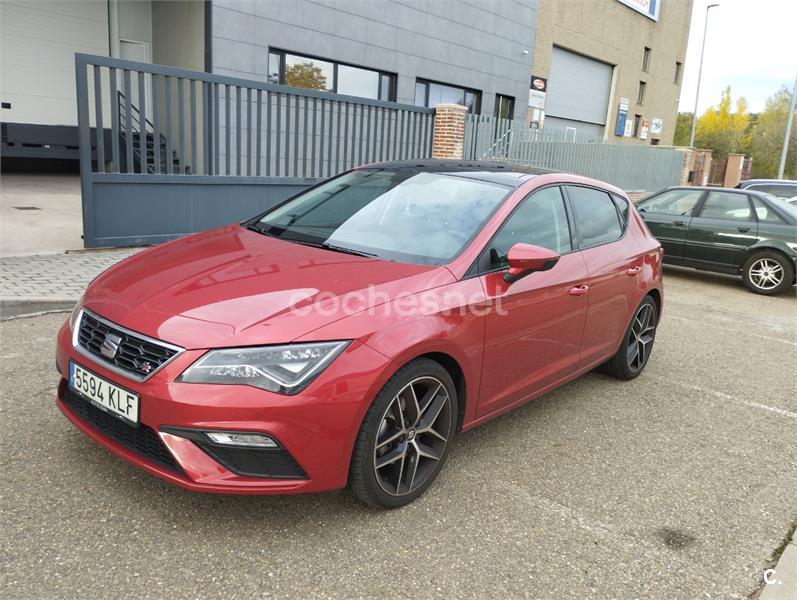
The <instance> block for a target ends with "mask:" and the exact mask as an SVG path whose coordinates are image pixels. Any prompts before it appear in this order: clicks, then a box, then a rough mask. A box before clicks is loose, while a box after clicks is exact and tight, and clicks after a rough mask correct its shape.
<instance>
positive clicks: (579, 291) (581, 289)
mask: <svg viewBox="0 0 797 600" xmlns="http://www.w3.org/2000/svg"><path fill="white" fill-rule="evenodd" d="M588 289H589V286H588V285H577V286H575V287H571V288H570V291H569V292H568V294H570V295H571V296H583V295H584V294H586V293H587V290H588Z"/></svg>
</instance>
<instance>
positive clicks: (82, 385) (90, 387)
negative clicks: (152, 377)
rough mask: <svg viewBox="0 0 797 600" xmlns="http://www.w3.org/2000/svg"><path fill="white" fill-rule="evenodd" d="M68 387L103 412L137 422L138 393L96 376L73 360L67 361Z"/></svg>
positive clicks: (135, 423)
mask: <svg viewBox="0 0 797 600" xmlns="http://www.w3.org/2000/svg"><path fill="white" fill-rule="evenodd" d="M69 387H71V388H72V389H73V390H75V391H76V392H78V393H79V394H80V395H81V396H83V397H84V398H86V399H88V400H90V401H91V402H92V403H94V404H95V405H97V406H98V407H100V408H101V409H103V410H104V411H105V412H108V413H111V414H112V415H115V416H117V417H121V418H122V419H124V420H125V421H127V422H128V423H132V424H134V425H137V424H138V399H139V396H138V394H134V393H133V392H129V391H127V390H126V389H124V388H120V387H119V386H118V385H114V384H113V383H111V382H110V381H108V380H106V379H103V378H102V377H98V376H97V375H95V374H94V373H92V372H91V371H87V370H86V369H84V368H83V367H81V366H80V365H79V364H77V363H76V362H73V361H70V363H69Z"/></svg>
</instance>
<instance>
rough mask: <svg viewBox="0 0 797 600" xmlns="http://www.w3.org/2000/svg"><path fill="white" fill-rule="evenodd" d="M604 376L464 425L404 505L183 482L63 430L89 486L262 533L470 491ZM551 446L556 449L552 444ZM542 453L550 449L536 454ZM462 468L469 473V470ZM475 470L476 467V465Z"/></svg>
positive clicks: (200, 525) (427, 506)
mask: <svg viewBox="0 0 797 600" xmlns="http://www.w3.org/2000/svg"><path fill="white" fill-rule="evenodd" d="M601 379H609V378H606V377H604V376H602V375H598V374H592V373H591V374H587V375H585V376H583V377H582V378H579V379H578V380H576V381H574V382H571V383H569V384H567V385H565V386H563V387H562V388H559V389H557V390H555V391H553V392H551V393H549V394H546V395H544V396H542V397H540V398H538V399H536V400H534V401H531V402H529V403H527V404H525V405H523V406H521V407H519V408H517V409H515V410H513V411H511V412H509V413H506V414H504V415H501V416H499V417H496V418H495V419H493V420H491V421H489V422H487V423H485V424H483V425H480V426H479V427H477V428H475V429H473V430H470V431H466V432H463V433H460V434H459V435H458V436H457V438H456V440H455V443H454V444H453V446H452V448H451V450H450V454H449V456H448V459H447V462H446V464H445V466H444V468H443V470H442V471H441V473H440V476H439V477H438V479H437V480H436V481H435V482H434V484H433V485H432V487H431V488H430V489H429V490H428V491H427V493H426V494H424V495H423V496H422V497H421V498H419V499H418V500H416V501H415V502H414V503H412V504H410V505H409V506H407V507H405V508H403V509H396V510H393V511H387V512H386V511H384V510H382V509H378V508H374V507H370V506H367V505H365V504H363V503H361V502H359V501H358V500H357V499H356V498H355V497H354V496H353V495H352V494H351V493H350V492H348V491H347V490H345V489H343V490H338V491H333V492H326V493H314V494H295V495H282V496H257V495H254V496H246V495H237V496H236V495H221V494H205V493H196V492H189V491H187V490H183V489H181V488H179V487H177V486H175V485H172V484H170V483H167V482H165V481H162V480H160V479H158V478H157V477H154V476H151V475H149V474H148V473H145V472H143V471H140V470H139V469H137V468H136V467H133V466H132V465H130V464H128V463H127V462H125V461H123V460H121V459H119V458H118V457H116V456H114V455H112V454H111V453H110V452H108V451H107V450H105V449H104V448H102V447H101V446H99V445H98V444H96V443H95V442H93V441H92V440H90V439H89V438H87V437H86V436H84V435H83V434H82V433H80V432H78V431H77V430H74V429H73V428H71V425H70V424H69V423H68V422H66V421H65V420H64V422H63V423H62V427H63V429H65V430H67V431H66V432H62V434H61V437H65V438H66V439H65V440H64V448H63V452H64V455H66V456H70V457H72V458H71V460H70V461H69V462H71V463H73V466H74V468H75V469H76V470H81V471H83V476H85V478H86V479H95V478H96V479H97V480H96V481H93V482H92V481H86V482H85V485H86V488H87V489H103V488H106V489H107V487H108V486H109V485H110V487H112V488H113V490H114V491H113V493H114V495H119V496H121V497H126V498H128V499H129V500H130V501H131V502H134V503H135V504H136V505H137V510H138V511H141V512H145V513H149V514H160V516H161V519H162V520H163V521H173V520H174V518H179V520H180V521H181V527H188V528H189V529H194V530H195V531H196V532H197V533H200V532H201V531H203V530H208V529H210V530H216V529H217V528H223V529H224V528H230V527H232V528H235V529H237V528H238V527H239V526H240V524H241V523H248V524H249V525H250V526H251V525H252V524H253V523H259V524H260V527H257V528H256V529H255V530H254V531H251V533H255V532H256V536H257V535H262V534H265V533H267V532H268V531H269V530H272V531H275V532H276V531H280V532H286V531H290V529H294V528H297V527H298V526H300V525H301V524H302V522H303V521H304V520H305V519H309V520H312V521H314V522H315V521H318V520H319V518H321V519H322V520H324V521H327V523H328V524H332V523H334V522H335V521H338V520H340V521H341V522H342V523H343V522H346V521H347V520H348V517H356V519H357V520H362V519H371V518H375V519H381V518H383V516H384V515H386V514H388V513H394V514H395V513H396V512H401V511H403V510H423V511H427V510H435V509H436V508H438V507H439V506H440V505H441V504H443V503H445V502H447V501H448V500H447V499H448V498H450V497H451V496H458V495H460V494H464V493H466V492H465V490H464V489H457V488H465V487H467V486H468V481H467V477H460V476H462V475H463V474H465V473H467V471H471V470H472V469H475V470H478V471H485V472H484V477H485V478H486V477H488V473H487V472H486V471H489V465H488V464H485V463H484V462H482V460H480V458H481V457H495V456H507V453H508V448H507V443H508V440H513V439H514V440H516V439H518V438H517V436H518V434H519V433H522V434H523V435H524V436H527V437H528V438H530V439H535V438H536V439H541V438H544V437H550V435H549V434H550V432H548V433H546V431H545V427H546V426H545V423H546V421H550V419H551V418H556V417H555V413H556V411H557V410H559V406H560V405H562V406H563V404H564V403H566V404H567V405H568V406H569V409H573V403H581V402H588V401H589V397H588V396H586V395H584V394H583V393H580V392H579V391H577V390H573V389H572V388H573V387H574V386H577V385H578V386H579V387H580V386H583V385H587V386H591V385H592V384H594V383H598V382H599V380H601ZM552 451H553V450H552ZM537 459H538V460H541V461H544V460H545V456H538V457H537ZM463 471H464V472H465V473H463ZM471 475H472V472H471Z"/></svg>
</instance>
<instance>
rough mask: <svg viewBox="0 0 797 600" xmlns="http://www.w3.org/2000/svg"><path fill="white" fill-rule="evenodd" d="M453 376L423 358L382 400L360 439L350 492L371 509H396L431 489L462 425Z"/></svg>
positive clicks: (391, 381) (395, 379)
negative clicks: (458, 417) (458, 427)
mask: <svg viewBox="0 0 797 600" xmlns="http://www.w3.org/2000/svg"><path fill="white" fill-rule="evenodd" d="M457 407H458V399H457V395H456V388H455V386H454V382H453V381H452V379H451V376H450V375H449V374H448V372H447V371H446V370H445V369H444V368H443V367H442V366H441V365H440V364H439V363H437V362H435V361H433V360H430V359H426V358H421V359H416V360H414V361H412V362H410V363H408V364H406V365H404V366H403V367H402V368H401V369H399V370H398V371H397V372H396V373H395V375H393V377H391V378H390V379H389V380H388V382H387V383H386V384H385V385H384V387H383V388H382V389H381V390H380V392H379V393H378V394H377V396H376V398H375V399H374V401H373V404H371V407H370V408H369V409H368V412H367V413H366V415H365V418H364V419H363V423H362V426H361V427H360V432H359V434H358V435H357V441H356V443H355V447H354V452H353V454H352V460H351V469H350V471H349V489H351V491H352V492H353V493H354V495H355V496H357V498H359V499H360V500H362V501H363V502H365V503H367V504H371V505H373V506H379V507H382V508H396V507H399V506H404V505H406V504H409V503H410V502H412V501H413V500H415V499H416V498H417V497H418V496H420V495H421V494H423V493H424V492H425V491H426V490H427V489H428V488H429V486H431V484H432V482H433V481H434V479H435V478H436V477H437V474H438V473H439V472H440V469H441V468H442V466H443V462H445V459H446V456H447V455H448V449H449V447H450V445H451V441H452V440H453V437H454V433H455V429H456V423H457Z"/></svg>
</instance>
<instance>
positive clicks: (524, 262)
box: [57, 161, 662, 507]
mask: <svg viewBox="0 0 797 600" xmlns="http://www.w3.org/2000/svg"><path fill="white" fill-rule="evenodd" d="M661 257H662V254H661V249H660V245H659V242H658V241H656V239H655V238H653V236H652V235H651V234H650V233H649V231H648V229H647V227H646V226H645V224H644V223H643V221H642V220H641V218H640V217H639V214H638V213H637V211H636V210H635V209H634V208H633V207H632V206H631V204H630V203H629V201H628V199H627V198H626V196H625V195H624V194H623V192H621V191H620V190H618V189H616V188H613V187H611V186H609V185H606V184H603V183H600V182H598V181H594V180H591V179H586V178H583V177H577V176H572V175H563V174H557V173H547V172H541V171H537V172H535V171H519V170H517V169H516V168H512V167H509V166H506V165H500V164H492V163H482V162H475V163H460V162H449V161H443V162H440V161H438V162H432V161H427V162H413V163H403V162H399V163H380V164H376V165H371V166H366V167H362V168H358V169H355V170H353V171H349V172H347V173H344V174H342V175H339V176H337V177H334V178H332V179H329V180H327V181H325V182H322V183H320V184H319V185H316V186H314V187H312V188H310V189H308V190H306V191H304V192H302V193H300V194H298V195H297V196H294V197H293V198H291V199H288V200H286V201H285V202H283V203H282V204H279V205H278V206H276V207H274V208H272V209H270V210H268V211H267V212H265V213H264V214H261V215H259V216H257V217H255V218H253V219H251V220H249V221H246V222H244V223H242V224H234V225H229V226H225V227H221V228H219V229H214V230H211V231H206V232H204V233H199V234H196V235H191V236H188V237H184V238H181V239H178V240H175V241H171V242H168V243H164V244H161V245H159V246H155V247H153V248H150V249H147V250H144V251H142V252H140V253H138V254H136V255H135V256H132V257H130V258H128V259H127V260H125V261H123V262H121V263H119V264H118V265H116V266H114V267H112V268H111V269H109V270H108V271H106V272H105V273H103V274H102V275H100V276H99V277H97V278H96V279H95V280H94V281H93V282H92V283H91V284H90V285H89V287H88V289H87V290H86V292H85V295H84V297H83V299H82V300H81V302H80V303H79V304H78V306H77V307H76V308H75V310H74V312H73V314H72V315H71V316H70V318H69V319H68V320H67V322H66V323H65V324H64V326H63V328H62V329H61V331H60V333H59V337H58V345H57V347H58V350H57V365H58V369H59V371H60V373H61V375H62V379H61V382H60V385H59V386H58V392H57V395H58V398H57V404H58V407H59V408H60V409H61V411H63V413H64V414H65V415H66V416H67V418H68V419H69V420H70V421H71V422H72V423H74V425H75V426H77V427H78V428H79V429H80V430H82V431H83V432H84V433H85V434H86V435H88V436H90V437H91V438H93V439H94V440H96V441H97V442H98V443H99V444H101V445H103V446H104V447H106V448H107V449H109V450H110V451H111V452H113V453H115V454H117V455H119V456H120V457H122V458H124V459H126V460H128V461H130V462H131V463H133V464H135V465H137V466H138V467H140V468H142V469H144V470H145V471H148V472H149V473H151V474H153V475H156V476H158V477H161V478H162V479H165V480H166V481H169V482H172V483H174V484H177V485H179V486H181V487H183V488H186V489H188V490H194V491H202V492H219V493H231V494H287V493H298V492H317V491H324V490H335V489H339V488H344V487H347V486H348V487H349V488H350V489H351V490H352V491H353V492H354V494H355V495H356V496H358V497H359V498H360V499H362V500H364V501H365V502H368V503H371V504H373V505H378V506H382V507H395V506H401V505H403V504H406V503H408V502H410V501H412V500H413V499H415V498H416V497H418V496H419V495H420V494H422V493H423V492H424V491H425V490H426V489H427V488H428V487H429V486H430V484H431V483H432V481H433V480H434V479H435V477H436V475H437V474H438V472H439V471H440V469H441V467H442V465H443V462H444V461H445V458H446V455H447V454H448V452H449V449H450V448H451V445H452V442H453V440H454V438H455V436H456V434H457V433H458V432H460V431H462V430H466V429H470V428H472V427H475V426H476V425H478V424H480V423H482V422H484V421H486V420H488V419H490V418H492V417H495V416H496V415H500V414H502V413H504V412H506V411H508V410H510V409H512V408H514V407H517V406H519V405H521V404H523V403H524V402H527V401H528V400H530V399H532V398H535V397H537V396H539V395H541V394H544V393H545V392H547V391H549V390H552V389H553V388H555V387H557V386H560V385H562V384H563V383H565V382H567V381H570V380H572V379H573V378H575V377H578V376H579V375H581V374H583V373H585V372H587V371H589V370H591V369H593V368H595V367H598V366H603V368H604V369H605V370H606V371H607V372H608V373H610V374H613V375H614V376H616V377H618V378H620V379H631V378H633V377H636V376H637V375H639V373H640V372H641V371H642V370H643V369H644V368H645V365H646V363H647V362H648V359H649V357H650V355H651V350H652V347H653V342H654V337H655V333H656V327H657V324H658V322H659V317H660V315H661V310H662V284H661V274H662V268H661ZM586 400H587V399H585V401H586Z"/></svg>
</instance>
